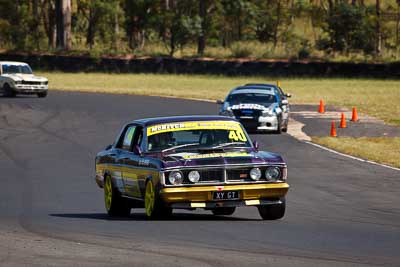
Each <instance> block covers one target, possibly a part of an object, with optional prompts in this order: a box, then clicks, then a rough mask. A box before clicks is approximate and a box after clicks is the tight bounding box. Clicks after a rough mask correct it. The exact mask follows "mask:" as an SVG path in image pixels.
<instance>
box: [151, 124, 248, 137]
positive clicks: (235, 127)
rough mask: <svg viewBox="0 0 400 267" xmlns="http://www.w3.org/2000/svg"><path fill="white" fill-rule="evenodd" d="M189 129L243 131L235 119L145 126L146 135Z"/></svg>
mask: <svg viewBox="0 0 400 267" xmlns="http://www.w3.org/2000/svg"><path fill="white" fill-rule="evenodd" d="M191 130H230V131H241V132H243V131H242V128H241V126H240V124H239V123H238V122H235V121H188V122H177V123H165V124H158V125H153V126H150V127H148V128H147V136H151V135H154V134H160V133H166V132H175V131H191Z"/></svg>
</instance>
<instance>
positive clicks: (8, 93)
mask: <svg viewBox="0 0 400 267" xmlns="http://www.w3.org/2000/svg"><path fill="white" fill-rule="evenodd" d="M3 92H4V93H3V95H4V96H5V97H15V95H16V93H15V91H14V90H13V89H12V88H11V86H10V85H9V84H8V83H6V84H4V85H3Z"/></svg>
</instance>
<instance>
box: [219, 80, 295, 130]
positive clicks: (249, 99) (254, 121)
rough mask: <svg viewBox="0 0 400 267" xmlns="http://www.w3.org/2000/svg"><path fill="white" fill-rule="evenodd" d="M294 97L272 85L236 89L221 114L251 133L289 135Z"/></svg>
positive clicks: (225, 102) (232, 91) (254, 85)
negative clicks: (263, 132)
mask: <svg viewBox="0 0 400 267" xmlns="http://www.w3.org/2000/svg"><path fill="white" fill-rule="evenodd" d="M288 97H290V94H285V93H283V91H282V89H281V88H280V87H278V86H275V85H272V84H246V85H244V86H239V87H236V88H234V89H232V90H231V91H230V92H229V94H228V96H227V97H226V98H225V101H218V103H220V104H223V105H222V107H221V109H220V112H219V114H220V115H223V116H229V117H234V118H236V119H237V120H239V121H240V122H241V123H242V124H243V126H244V127H245V128H246V129H247V130H249V131H272V132H276V133H281V132H286V131H287V128H288V122H289V110H290V108H289V103H288V100H287V98H288Z"/></svg>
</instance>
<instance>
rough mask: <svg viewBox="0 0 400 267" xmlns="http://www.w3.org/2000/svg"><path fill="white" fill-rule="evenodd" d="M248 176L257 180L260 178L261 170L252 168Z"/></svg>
mask: <svg viewBox="0 0 400 267" xmlns="http://www.w3.org/2000/svg"><path fill="white" fill-rule="evenodd" d="M250 178H251V179H253V180H255V181H258V180H260V178H261V170H260V169H259V168H253V169H251V170H250Z"/></svg>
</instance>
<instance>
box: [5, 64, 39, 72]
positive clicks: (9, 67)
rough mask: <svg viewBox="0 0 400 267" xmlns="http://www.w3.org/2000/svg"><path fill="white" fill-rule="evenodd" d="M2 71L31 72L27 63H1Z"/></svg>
mask: <svg viewBox="0 0 400 267" xmlns="http://www.w3.org/2000/svg"><path fill="white" fill-rule="evenodd" d="M3 73H4V74H13V73H22V74H32V70H31V68H30V67H29V66H28V65H22V64H21V65H18V64H15V65H11V64H3Z"/></svg>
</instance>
